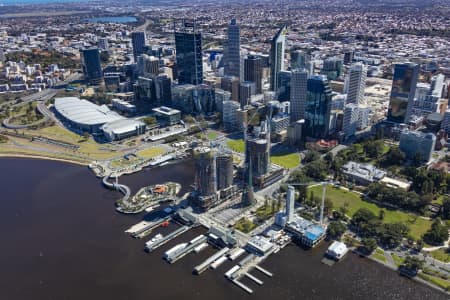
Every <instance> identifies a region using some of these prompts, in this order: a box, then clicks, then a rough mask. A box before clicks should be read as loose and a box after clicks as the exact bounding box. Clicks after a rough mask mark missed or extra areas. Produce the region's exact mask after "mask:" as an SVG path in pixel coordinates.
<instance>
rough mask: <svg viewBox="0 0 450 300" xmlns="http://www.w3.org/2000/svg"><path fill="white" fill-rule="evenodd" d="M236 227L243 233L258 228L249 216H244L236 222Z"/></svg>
mask: <svg viewBox="0 0 450 300" xmlns="http://www.w3.org/2000/svg"><path fill="white" fill-rule="evenodd" d="M234 228H235V229H236V230H239V231H241V232H243V233H249V232H250V231H252V230H253V229H255V228H256V224H255V223H253V222H252V221H250V220H249V219H247V218H242V219H240V220H239V221H237V222H236V224H235V225H234Z"/></svg>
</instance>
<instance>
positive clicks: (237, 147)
mask: <svg viewBox="0 0 450 300" xmlns="http://www.w3.org/2000/svg"><path fill="white" fill-rule="evenodd" d="M227 146H228V147H229V148H230V149H231V150H233V151H235V152H240V153H244V150H245V144H244V140H243V139H239V140H228V141H227Z"/></svg>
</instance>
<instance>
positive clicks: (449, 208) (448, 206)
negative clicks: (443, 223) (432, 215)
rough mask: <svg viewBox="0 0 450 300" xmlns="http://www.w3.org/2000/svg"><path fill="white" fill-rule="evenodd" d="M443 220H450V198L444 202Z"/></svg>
mask: <svg viewBox="0 0 450 300" xmlns="http://www.w3.org/2000/svg"><path fill="white" fill-rule="evenodd" d="M442 218H443V219H445V220H450V198H449V197H445V198H444V200H443V201H442Z"/></svg>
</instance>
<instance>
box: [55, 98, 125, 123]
mask: <svg viewBox="0 0 450 300" xmlns="http://www.w3.org/2000/svg"><path fill="white" fill-rule="evenodd" d="M55 109H56V110H57V111H58V112H59V113H60V114H61V115H63V116H64V117H65V118H66V119H68V120H71V121H72V122H75V123H78V124H83V125H89V126H92V125H101V124H105V123H109V122H113V121H117V120H123V119H125V118H124V117H122V116H120V115H119V114H117V113H115V112H113V111H111V110H110V109H109V108H108V107H107V106H106V105H102V106H98V105H96V104H94V103H92V102H89V101H87V100H84V99H79V98H76V97H64V98H56V99H55Z"/></svg>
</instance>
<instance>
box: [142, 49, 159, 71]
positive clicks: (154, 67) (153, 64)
mask: <svg viewBox="0 0 450 300" xmlns="http://www.w3.org/2000/svg"><path fill="white" fill-rule="evenodd" d="M137 68H138V73H139V75H144V76H147V75H153V76H156V75H158V74H159V59H158V58H157V57H154V56H148V55H146V54H142V55H139V56H138V58H137Z"/></svg>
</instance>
